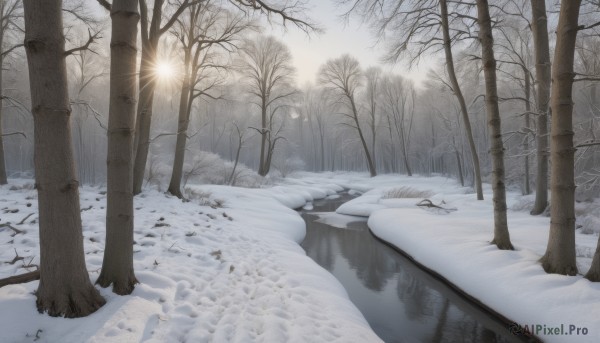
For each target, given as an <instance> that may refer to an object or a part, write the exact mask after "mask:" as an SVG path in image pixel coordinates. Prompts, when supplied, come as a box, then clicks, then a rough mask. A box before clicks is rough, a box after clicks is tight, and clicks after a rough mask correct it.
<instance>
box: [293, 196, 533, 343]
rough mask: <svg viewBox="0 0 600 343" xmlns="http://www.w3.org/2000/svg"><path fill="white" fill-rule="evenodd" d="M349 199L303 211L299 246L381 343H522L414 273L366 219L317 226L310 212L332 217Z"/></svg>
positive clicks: (418, 271)
mask: <svg viewBox="0 0 600 343" xmlns="http://www.w3.org/2000/svg"><path fill="white" fill-rule="evenodd" d="M348 199H349V197H348V196H345V197H342V198H340V199H336V200H327V201H319V202H316V203H315V204H314V210H313V211H309V212H306V211H305V212H303V217H304V219H305V220H306V223H307V232H306V238H305V240H304V242H303V243H302V247H303V248H304V249H305V250H306V253H307V255H308V256H310V257H311V258H312V259H313V260H315V261H316V262H317V263H318V264H319V265H321V266H322V267H323V268H325V269H327V270H328V271H329V272H331V273H332V274H333V275H334V276H335V277H336V278H337V279H338V280H339V281H340V282H341V283H342V285H344V287H345V288H346V291H347V292H348V295H349V296H350V299H351V300H352V302H353V303H354V304H355V305H356V306H357V307H358V309H359V310H360V311H361V312H362V314H363V315H364V316H365V318H366V319H367V321H368V322H369V324H370V325H371V328H373V330H374V331H375V333H377V335H379V337H381V338H382V339H383V340H384V341H386V342H478V343H479V342H481V343H485V342H524V341H525V340H523V339H522V338H519V337H516V336H514V335H512V334H510V332H509V331H508V326H507V325H506V324H504V323H503V322H501V321H499V320H497V319H496V318H494V317H492V316H490V315H489V314H487V313H486V312H483V311H482V310H481V309H480V308H479V307H477V306H475V305H474V304H472V303H471V302H469V301H468V300H466V299H465V298H463V297H462V296H460V295H459V294H457V293H456V292H455V291H453V290H452V289H450V288H448V287H447V286H446V285H445V284H443V283H441V282H440V281H439V280H437V279H435V278H434V277H432V276H431V275H430V274H428V273H426V272H424V271H423V270H421V269H419V268H418V267H417V266H416V265H414V264H413V263H412V262H411V261H410V260H408V259H407V258H405V257H404V256H402V255H401V254H399V253H398V252H397V251H395V250H393V249H392V248H390V247H388V246H387V245H385V244H383V243H381V242H380V241H378V240H377V239H375V237H373V235H372V234H371V233H370V232H369V230H368V228H367V225H366V220H364V219H363V220H361V219H360V218H359V217H357V220H361V221H356V222H352V223H350V224H348V227H347V228H344V229H341V228H336V227H333V226H330V225H326V224H323V223H319V222H316V221H315V220H316V219H318V217H317V216H315V215H312V214H311V213H312V212H332V211H335V209H336V208H337V207H338V206H339V205H340V204H342V203H343V202H345V201H347V200H348Z"/></svg>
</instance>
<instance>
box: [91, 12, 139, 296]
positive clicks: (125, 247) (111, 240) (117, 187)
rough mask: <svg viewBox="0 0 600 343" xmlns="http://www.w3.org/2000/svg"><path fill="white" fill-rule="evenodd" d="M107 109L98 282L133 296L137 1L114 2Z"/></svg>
mask: <svg viewBox="0 0 600 343" xmlns="http://www.w3.org/2000/svg"><path fill="white" fill-rule="evenodd" d="M111 18H112V37H111V43H110V46H111V48H110V51H111V53H110V61H111V64H110V105H109V118H108V156H107V193H106V197H107V206H106V248H105V250H104V260H103V262H102V272H101V273H100V276H99V277H98V280H97V281H96V283H97V284H99V285H100V286H102V287H108V286H110V285H111V284H112V285H113V292H115V293H116V294H120V295H126V294H131V292H133V289H134V288H135V284H136V283H137V282H138V281H137V279H136V277H135V274H134V271H133V217H134V213H133V132H134V128H135V102H136V101H135V96H136V78H135V74H136V73H135V72H136V70H137V61H136V55H137V47H136V40H137V23H138V21H139V19H140V16H139V13H138V2H137V1H136V0H115V1H113V4H112V10H111Z"/></svg>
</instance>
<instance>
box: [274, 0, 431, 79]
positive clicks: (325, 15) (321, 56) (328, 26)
mask: <svg viewBox="0 0 600 343" xmlns="http://www.w3.org/2000/svg"><path fill="white" fill-rule="evenodd" d="M309 7H310V8H311V9H312V10H311V12H310V13H307V15H308V16H309V17H310V18H311V19H313V21H315V22H317V23H319V24H320V26H321V27H323V28H324V29H325V33H323V34H320V35H317V34H312V35H311V36H310V37H308V36H307V35H306V34H305V33H304V32H302V31H301V30H299V29H297V28H295V27H294V26H293V25H289V26H288V28H287V31H286V30H284V29H283V28H281V27H278V26H273V27H267V28H266V30H265V33H266V34H272V35H273V36H275V37H278V38H279V39H281V40H282V41H284V42H285V43H286V44H287V45H288V47H289V48H290V50H291V52H292V55H293V57H294V64H295V66H296V68H297V70H298V83H299V84H300V85H303V84H304V83H306V82H313V83H315V82H316V75H317V71H318V70H319V67H320V66H321V65H322V64H323V63H325V62H326V61H327V60H328V59H331V58H336V57H339V56H341V55H343V54H345V53H348V54H350V55H352V56H354V57H356V58H357V59H358V60H359V61H360V63H361V67H362V68H363V69H366V68H367V67H369V66H373V65H380V66H381V67H382V68H383V69H384V70H387V71H392V72H395V73H398V74H401V75H403V76H406V77H409V78H411V79H413V80H415V81H417V82H418V81H420V80H422V79H423V75H425V73H426V71H427V70H426V67H421V68H417V67H413V68H412V70H410V71H408V66H407V63H402V62H399V63H397V64H396V65H393V66H392V65H387V64H386V65H384V64H381V63H380V58H381V56H382V55H383V54H384V46H383V45H382V44H379V45H377V46H373V45H374V43H375V39H374V38H373V37H372V35H371V32H369V28H368V27H367V26H366V25H364V24H362V23H361V22H360V20H352V21H350V22H349V23H345V22H344V21H343V20H342V19H341V18H340V14H342V13H343V10H344V9H343V8H339V7H337V6H335V4H334V2H333V0H310V3H309Z"/></svg>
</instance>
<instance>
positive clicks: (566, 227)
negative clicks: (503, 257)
mask: <svg viewBox="0 0 600 343" xmlns="http://www.w3.org/2000/svg"><path fill="white" fill-rule="evenodd" d="M580 4H581V0H563V1H562V2H561V5H560V15H559V19H558V27H557V30H556V48H555V51H554V68H553V71H552V81H553V87H552V97H551V99H552V100H551V101H552V122H551V125H552V126H551V135H552V140H551V143H550V154H551V158H552V170H551V180H550V187H551V192H552V204H551V208H550V236H549V238H548V247H547V248H546V253H545V254H544V256H543V257H542V259H541V262H542V266H543V267H544V270H545V271H546V272H547V273H556V274H566V275H575V274H577V264H576V262H575V175H574V167H575V163H574V156H575V148H574V147H573V98H572V92H573V78H574V77H575V73H574V71H573V62H574V60H575V41H576V39H577V31H578V20H579V6H580Z"/></svg>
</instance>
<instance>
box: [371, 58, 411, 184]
mask: <svg viewBox="0 0 600 343" xmlns="http://www.w3.org/2000/svg"><path fill="white" fill-rule="evenodd" d="M381 73H382V72H381V68H379V67H370V68H367V70H365V78H366V79H367V83H366V97H367V112H368V121H367V122H368V125H369V128H370V129H371V157H372V158H373V164H375V165H377V156H376V154H375V142H376V141H377V124H378V123H377V119H378V118H377V117H378V116H377V110H378V107H379V105H378V104H377V100H378V98H379V87H380V84H381ZM408 174H409V176H410V172H408Z"/></svg>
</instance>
